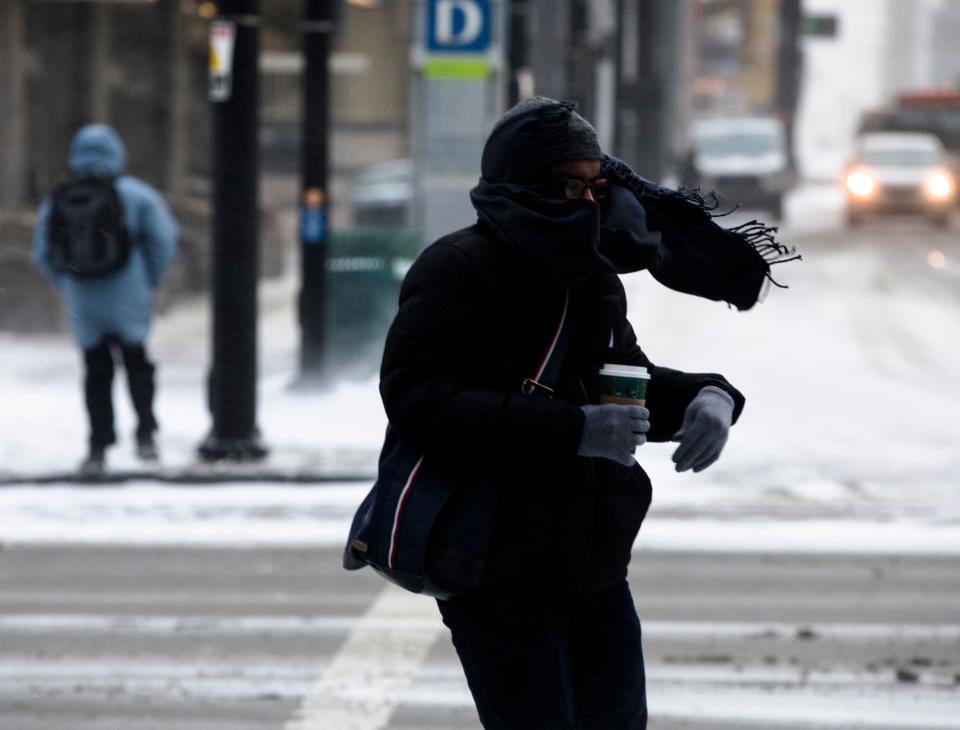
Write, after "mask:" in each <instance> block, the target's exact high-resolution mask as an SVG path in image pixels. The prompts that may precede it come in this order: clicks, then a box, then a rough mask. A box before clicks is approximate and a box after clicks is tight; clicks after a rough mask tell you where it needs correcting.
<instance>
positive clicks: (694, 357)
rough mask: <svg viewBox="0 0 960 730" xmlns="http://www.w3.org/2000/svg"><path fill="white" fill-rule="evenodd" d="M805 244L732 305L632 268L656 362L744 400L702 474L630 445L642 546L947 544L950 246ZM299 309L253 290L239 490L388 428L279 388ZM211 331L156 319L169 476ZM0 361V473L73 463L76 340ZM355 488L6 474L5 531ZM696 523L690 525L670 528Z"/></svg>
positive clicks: (278, 516)
mask: <svg viewBox="0 0 960 730" xmlns="http://www.w3.org/2000/svg"><path fill="white" fill-rule="evenodd" d="M816 235H817V238H816V239H811V240H808V241H799V242H798V243H800V244H801V248H802V249H803V253H804V254H805V261H804V262H803V263H801V264H790V265H788V266H785V267H784V269H783V271H781V272H778V273H780V274H781V277H782V279H783V280H784V281H785V283H788V284H790V286H791V289H789V290H788V291H779V290H773V291H772V292H771V293H770V296H769V298H768V300H767V301H766V302H764V303H762V304H760V305H758V306H757V307H756V308H755V309H754V310H753V311H750V312H746V313H739V312H736V311H732V310H728V309H727V307H726V306H724V305H723V304H718V303H714V302H707V301H702V300H698V299H694V298H692V297H686V296H683V295H680V294H676V293H674V292H672V291H669V290H667V289H664V288H663V287H661V286H659V285H658V284H656V283H655V282H654V281H653V280H652V279H651V278H650V277H649V276H647V275H645V274H637V275H633V276H630V277H627V278H626V279H625V285H626V288H627V292H628V297H629V299H630V318H631V321H632V322H633V324H634V328H635V330H636V331H637V335H638V338H639V341H640V343H641V346H642V347H643V348H644V349H645V350H646V351H647V353H648V354H649V355H650V356H651V358H652V359H653V360H654V361H655V362H657V363H660V364H664V365H669V366H673V367H678V368H681V369H685V370H690V371H715V372H720V373H723V374H724V375H726V376H727V377H728V378H729V379H730V380H731V381H732V382H733V383H734V384H736V385H737V386H738V387H740V388H741V389H742V390H743V391H744V393H745V394H746V396H747V406H746V409H745V411H744V413H743V416H742V418H741V420H740V422H739V423H738V424H737V426H736V427H735V428H734V429H733V432H732V436H731V439H730V442H729V444H728V446H727V448H726V451H725V453H724V456H723V458H722V459H721V460H720V461H719V462H718V463H717V464H716V465H715V466H713V467H711V468H710V469H709V470H707V471H706V472H703V473H702V474H692V473H686V474H677V473H676V472H674V471H673V469H672V463H671V461H670V454H671V453H672V451H673V449H674V448H675V445H673V444H647V445H645V446H643V447H641V449H640V450H638V452H637V457H638V459H639V460H640V462H641V464H642V465H643V467H644V468H645V469H646V470H647V471H648V472H649V473H650V476H651V478H652V481H653V484H654V506H653V508H652V512H651V515H650V519H649V520H648V523H647V526H646V527H645V528H644V532H643V533H642V535H641V539H640V543H639V544H640V545H641V546H643V545H648V546H650V547H655V546H665V545H667V544H670V545H673V546H675V547H682V546H683V545H684V544H687V545H690V546H700V547H703V548H704V549H709V547H710V546H711V545H713V544H714V543H724V544H728V545H731V546H733V545H737V544H739V545H743V546H750V545H752V547H751V548H750V549H764V545H768V546H773V545H776V544H779V545H782V546H788V545H789V546H793V547H795V548H803V545H804V543H809V547H808V548H806V549H817V545H823V546H828V547H829V546H833V547H836V548H840V547H842V546H843V545H846V546H847V547H848V548H849V549H852V550H867V549H871V548H870V543H871V542H872V541H873V542H876V543H878V544H877V545H875V546H874V547H873V548H872V549H881V548H880V546H879V543H880V542H883V543H885V544H886V545H887V546H888V549H893V550H896V549H904V550H909V551H917V550H919V551H927V552H947V553H953V552H956V551H957V549H958V546H960V503H958V501H957V500H956V494H957V488H958V476H957V475H958V474H960V448H958V446H960V427H958V426H957V418H956V413H957V412H960V371H958V370H957V368H956V362H958V361H960V349H958V345H957V343H960V324H958V323H960V299H958V298H956V297H954V298H952V299H946V298H944V297H943V289H942V287H939V286H934V285H936V284H937V283H938V281H937V280H935V279H933V278H930V279H929V281H927V280H924V279H923V278H922V276H921V275H923V276H929V277H937V276H941V275H948V274H949V275H952V276H956V259H957V256H955V255H954V256H950V257H948V261H950V262H951V265H952V266H953V269H949V267H948V269H949V270H947V271H945V272H937V271H933V270H929V271H927V272H923V271H922V270H920V271H919V274H920V275H918V276H917V277H915V278H912V279H911V278H907V277H902V276H900V277H898V276H896V275H895V273H896V271H897V268H896V266H899V265H900V264H901V263H903V261H905V260H906V261H907V263H909V261H912V260H913V259H918V260H920V261H921V262H923V263H921V264H920V266H921V269H922V268H926V265H925V259H923V258H922V257H923V256H925V249H924V248H923V245H922V244H917V243H916V242H913V241H907V240H905V241H904V242H903V243H904V248H903V249H897V248H895V247H894V246H891V241H890V240H885V241H877V242H875V241H874V240H872V238H874V237H875V238H878V239H879V238H880V236H881V233H877V232H873V233H871V232H870V231H867V232H865V233H860V234H859V238H857V237H854V238H847V237H841V236H839V235H837V234H829V233H823V232H821V233H818V234H816ZM883 235H885V234H883ZM787 238H788V240H789V236H787ZM875 243H876V245H875ZM894 243H896V241H894ZM804 244H805V245H804ZM940 245H941V246H942V245H943V244H942V243H941V244H940ZM945 250H946V249H945ZM954 253H955V252H954ZM911 257H912V258H911ZM294 301H295V283H294V282H293V281H291V280H283V281H273V282H269V283H267V284H265V285H264V286H263V287H262V291H261V328H260V332H261V341H260V351H261V367H260V372H261V381H260V406H259V413H260V425H261V428H262V430H263V433H264V436H265V438H266V440H267V442H268V443H269V444H270V446H271V447H272V452H271V456H270V458H269V460H268V461H267V462H266V463H265V464H264V465H261V466H259V467H255V468H254V467H250V466H239V467H230V468H231V469H234V470H235V472H236V471H237V470H240V471H242V472H243V475H244V478H246V479H248V480H249V479H251V478H253V479H256V477H257V474H258V473H260V474H262V475H263V476H264V478H266V479H269V474H274V475H276V474H278V473H281V474H287V475H295V474H298V473H300V474H302V473H318V474H320V473H327V474H334V473H335V474H349V473H355V474H371V473H372V472H373V470H374V467H375V460H376V455H377V450H378V448H379V446H380V441H381V437H382V433H383V428H384V425H385V422H386V421H385V416H384V414H383V412H382V406H381V404H380V401H379V395H378V393H377V387H376V381H375V380H372V379H371V380H368V381H367V382H359V383H357V382H355V383H340V384H338V385H336V386H335V387H333V388H331V389H330V390H328V391H326V392H322V393H302V392H298V391H294V390H291V389H290V388H289V385H290V383H291V381H292V380H293V376H294V371H295V363H296V348H297V332H296V328H295V317H294V310H293V302H294ZM208 334H209V314H208V309H207V306H206V304H205V303H204V302H203V301H199V300H197V301H192V302H184V303H182V304H180V305H178V306H177V307H175V308H174V309H172V310H171V311H170V312H169V313H167V314H166V315H165V316H163V317H161V318H160V319H159V320H158V322H157V325H156V329H155V333H154V336H153V339H152V342H151V346H152V351H153V353H154V356H155V357H156V359H157V361H158V362H159V366H160V370H159V373H160V387H159V398H158V412H159V419H160V422H161V424H162V429H163V430H162V432H161V441H160V446H161V449H162V452H163V463H164V467H163V468H165V469H167V470H170V471H171V472H172V473H180V472H182V471H183V470H189V469H190V468H191V467H192V466H193V465H194V464H195V456H194V452H195V448H196V446H197V444H198V443H199V442H200V440H201V438H202V437H203V436H204V434H205V432H206V430H207V429H208V428H209V425H210V418H209V415H208V413H207V411H206V407H205V403H204V392H205V388H204V382H205V377H206V370H207V367H208V363H209V356H208V349H207V348H208ZM0 351H2V353H3V357H2V358H0V404H2V408H0V476H3V473H6V474H7V475H8V476H9V475H11V474H14V475H16V474H19V475H24V476H38V475H43V474H50V473H54V472H58V471H63V470H65V469H70V468H72V467H73V466H74V465H75V464H76V463H77V462H78V461H79V459H80V458H81V456H82V454H83V450H84V438H85V429H86V424H85V416H84V412H83V406H82V400H81V392H80V387H79V377H80V368H79V362H78V355H77V353H76V351H75V349H74V348H73V345H72V343H71V342H70V340H69V338H67V337H30V338H26V337H13V336H10V335H0ZM116 401H117V409H116V410H117V414H118V420H119V434H120V436H121V439H122V441H121V443H120V444H119V445H118V446H117V447H116V448H115V449H113V451H112V452H111V454H110V459H111V465H112V467H113V468H115V469H121V470H135V469H137V468H138V465H137V463H136V461H135V459H134V457H133V455H132V453H130V452H131V451H132V448H131V447H132V444H131V439H130V432H131V431H132V429H133V423H132V414H131V412H130V408H129V406H128V404H127V396H126V393H125V388H124V384H123V382H122V380H120V379H119V378H118V382H117V384H116ZM257 469H261V470H262V471H261V472H257ZM8 482H9V479H8ZM366 487H367V484H366V483H362V482H361V483H358V484H354V485H347V484H342V485H336V484H332V485H331V484H328V485H326V486H325V487H324V488H323V489H322V490H308V489H307V490H305V489H303V487H302V486H301V487H293V486H288V487H282V486H278V485H277V484H276V480H274V481H273V482H272V483H271V484H270V485H269V488H267V485H265V484H263V483H258V482H256V481H254V482H251V483H249V484H247V485H245V486H243V487H239V486H237V487H230V488H225V487H213V488H206V489H200V488H199V487H197V486H193V487H190V486H189V485H184V486H170V487H167V488H166V491H163V490H162V489H161V488H160V487H157V486H156V485H155V484H154V485H152V486H151V485H150V484H143V483H141V484H138V483H137V482H136V480H134V481H131V482H130V483H129V484H128V486H127V487H121V488H116V489H114V488H105V487H101V488H100V489H99V490H97V491H96V492H95V493H87V492H84V491H83V489H82V488H80V489H78V490H70V489H65V488H58V487H56V486H55V485H54V486H44V487H42V488H36V489H32V490H31V489H23V490H20V489H15V488H12V487H11V486H9V484H8V486H7V487H5V488H4V489H3V491H4V495H3V497H2V501H0V537H6V538H15V539H30V535H33V536H34V537H37V538H42V536H44V535H48V536H51V537H53V536H56V535H60V536H61V537H63V536H66V535H67V534H70V535H72V536H73V537H75V538H77V539H81V540H83V539H88V538H90V533H89V532H88V531H87V528H86V527H84V525H90V526H91V527H90V529H91V530H93V529H94V526H95V525H96V524H97V523H98V521H99V524H100V527H99V528H96V529H95V531H96V532H97V534H99V535H100V536H101V537H102V538H103V539H107V540H109V539H111V538H110V537H109V536H110V535H111V534H112V535H114V536H115V537H116V539H136V538H137V535H140V536H141V537H142V536H146V535H150V536H152V538H153V539H158V540H161V541H162V540H163V539H165V538H164V537H163V535H162V534H161V533H163V530H162V529H160V526H162V525H163V524H167V525H168V527H170V526H171V525H172V524H173V523H176V524H177V528H176V529H175V530H173V531H172V532H171V534H176V535H178V536H179V538H180V539H189V536H190V535H192V534H200V533H204V534H209V535H214V536H215V535H219V536H221V538H222V539H224V540H227V541H233V540H234V539H235V537H236V535H238V534H241V533H242V534H243V535H246V536H248V537H249V538H250V539H252V540H253V541H254V542H267V543H269V542H274V541H277V540H280V541H282V539H291V540H294V541H298V540H301V539H307V538H309V539H310V540H321V541H322V540H323V539H325V538H324V536H326V535H332V534H336V535H337V536H338V538H337V539H339V535H342V534H343V521H344V520H345V519H346V518H347V516H348V515H349V513H350V511H351V509H352V507H353V506H354V505H355V504H356V503H357V502H358V501H359V496H360V494H362V491H363V490H364V489H366ZM158 489H161V491H159V492H158V491H157V490H158ZM320 492H323V494H320ZM251 500H252V501H251ZM98 505H99V506H98ZM265 515H266V516H267V517H264V516H265ZM691 523H697V527H696V529H689V530H688V529H687V528H686V527H684V526H685V525H690V524H691ZM58 524H59V525H68V526H70V528H69V529H64V530H59V529H58V528H57V527H56V525H58ZM777 525H780V526H784V528H783V529H779V528H777V527H776V526H777ZM831 525H832V527H831ZM856 525H861V526H866V527H865V528H864V529H859V528H858V527H856ZM108 526H109V529H106V528H107V527H108ZM100 528H104V529H100ZM249 528H252V531H251V530H250V529H249ZM122 536H126V537H122ZM711 536H712V537H711ZM212 539H215V538H212Z"/></svg>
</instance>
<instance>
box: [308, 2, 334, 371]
mask: <svg viewBox="0 0 960 730" xmlns="http://www.w3.org/2000/svg"><path fill="white" fill-rule="evenodd" d="M337 1H338V0H304V8H303V10H304V12H303V21H302V24H301V29H302V32H303V56H304V71H303V130H302V140H303V141H302V143H301V144H302V163H301V165H302V166H301V171H300V173H301V182H302V191H301V196H300V271H301V288H300V299H299V302H298V311H299V319H300V332H301V343H300V379H299V383H298V384H299V385H307V386H309V385H312V384H316V383H317V382H319V380H320V378H321V375H322V368H323V358H324V340H325V337H326V315H327V311H326V304H327V302H326V299H327V280H326V262H327V248H328V246H327V244H328V241H329V237H330V226H329V216H328V211H329V209H330V195H329V192H328V177H329V152H328V134H329V116H330V98H329V97H330V75H329V69H328V64H329V57H330V42H331V36H332V34H333V30H334V25H335V20H336V6H337Z"/></svg>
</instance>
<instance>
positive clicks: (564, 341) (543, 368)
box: [520, 289, 572, 398]
mask: <svg viewBox="0 0 960 730" xmlns="http://www.w3.org/2000/svg"><path fill="white" fill-rule="evenodd" d="M569 313H570V290H569V289H567V290H566V292H565V293H564V298H563V310H562V311H561V312H560V321H559V322H558V323H557V329H556V332H554V335H553V338H552V339H551V340H550V344H549V345H548V346H547V349H546V351H545V352H544V353H543V357H541V358H540V365H539V367H538V368H537V371H536V373H535V374H534V376H533V377H532V378H527V379H526V380H524V381H523V384H522V385H521V386H520V390H521V391H522V392H523V393H525V394H526V395H534V394H540V395H545V396H547V397H549V398H552V397H553V387H554V386H555V385H556V384H557V380H558V379H559V377H560V369H561V368H562V367H563V361H564V358H565V357H566V354H567V345H569V344H570V334H571V329H572V327H571V326H570V317H569V316H568V315H569Z"/></svg>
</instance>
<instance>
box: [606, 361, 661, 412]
mask: <svg viewBox="0 0 960 730" xmlns="http://www.w3.org/2000/svg"><path fill="white" fill-rule="evenodd" d="M649 381H650V373H649V372H647V369H646V368H644V367H639V366H636V365H610V364H607V365H604V366H603V367H602V368H600V391H601V395H600V402H601V403H616V404H618V405H623V406H642V405H644V404H646V402H647V383H648V382H649Z"/></svg>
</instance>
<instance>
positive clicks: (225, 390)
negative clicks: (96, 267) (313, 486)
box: [199, 0, 267, 459]
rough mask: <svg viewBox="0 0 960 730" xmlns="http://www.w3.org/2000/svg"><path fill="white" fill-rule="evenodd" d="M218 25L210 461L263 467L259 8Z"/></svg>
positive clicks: (239, 0) (249, 0)
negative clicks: (259, 363)
mask: <svg viewBox="0 0 960 730" xmlns="http://www.w3.org/2000/svg"><path fill="white" fill-rule="evenodd" d="M218 7H219V15H218V17H217V20H216V21H215V22H214V23H213V24H212V25H211V28H210V33H211V87H210V92H211V100H212V101H213V368H212V371H211V374H210V394H209V395H210V409H211V411H212V413H213V430H212V431H211V433H210V435H209V436H208V437H207V438H206V439H205V440H204V442H203V443H202V444H201V445H200V447H199V452H200V455H201V456H202V457H204V458H207V459H223V458H234V459H259V458H262V457H264V456H265V455H266V453H267V450H266V448H265V447H264V445H263V444H262V442H261V441H260V433H259V430H258V429H257V412H256V411H257V409H256V405H257V273H258V255H257V239H258V235H257V234H258V221H257V187H258V174H257V173H258V159H257V127H258V113H257V104H258V99H257V95H258V94H257V86H258V84H257V74H258V68H257V58H258V52H259V26H260V16H259V12H258V2H257V0H221V1H220V2H219V4H218Z"/></svg>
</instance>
